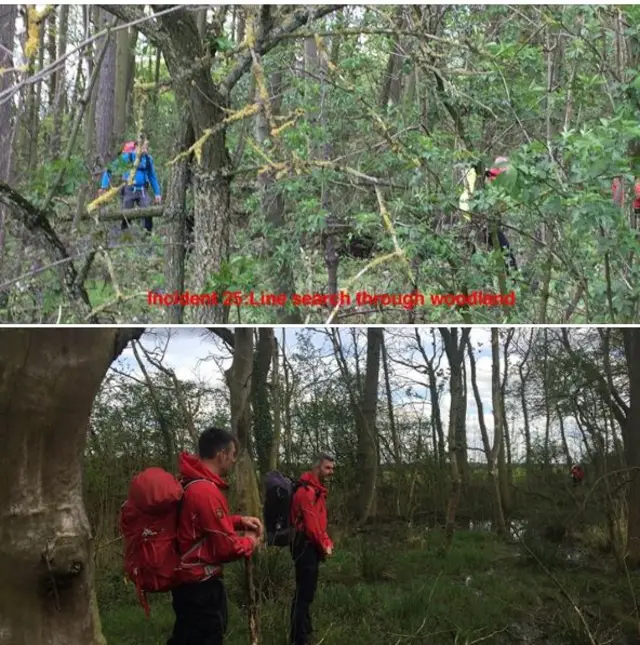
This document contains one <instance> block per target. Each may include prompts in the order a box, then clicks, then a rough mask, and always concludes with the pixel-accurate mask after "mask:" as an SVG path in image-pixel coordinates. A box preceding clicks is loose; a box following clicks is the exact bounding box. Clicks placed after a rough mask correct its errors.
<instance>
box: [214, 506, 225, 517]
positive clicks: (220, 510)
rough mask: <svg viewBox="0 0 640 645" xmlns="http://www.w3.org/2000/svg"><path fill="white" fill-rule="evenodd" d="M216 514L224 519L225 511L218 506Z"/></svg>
mask: <svg viewBox="0 0 640 645" xmlns="http://www.w3.org/2000/svg"><path fill="white" fill-rule="evenodd" d="M216 516H217V517H218V518H219V519H222V518H223V517H224V511H223V510H222V509H221V508H217V509H216Z"/></svg>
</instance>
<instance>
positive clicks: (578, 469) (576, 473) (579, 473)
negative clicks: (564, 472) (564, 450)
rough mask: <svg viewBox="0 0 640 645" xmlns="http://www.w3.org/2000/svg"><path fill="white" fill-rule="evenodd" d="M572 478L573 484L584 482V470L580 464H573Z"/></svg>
mask: <svg viewBox="0 0 640 645" xmlns="http://www.w3.org/2000/svg"><path fill="white" fill-rule="evenodd" d="M571 479H573V485H574V486H577V485H578V484H581V483H582V480H583V479H584V470H582V466H581V465H580V464H573V466H571Z"/></svg>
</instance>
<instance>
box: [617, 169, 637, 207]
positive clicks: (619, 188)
mask: <svg viewBox="0 0 640 645" xmlns="http://www.w3.org/2000/svg"><path fill="white" fill-rule="evenodd" d="M635 189H636V198H635V199H634V200H633V208H634V209H638V208H640V180H637V181H636V186H635ZM611 192H612V193H613V201H614V203H616V204H618V206H622V205H623V204H624V191H623V190H622V182H621V181H620V178H619V177H616V178H615V179H614V180H613V182H612V183H611Z"/></svg>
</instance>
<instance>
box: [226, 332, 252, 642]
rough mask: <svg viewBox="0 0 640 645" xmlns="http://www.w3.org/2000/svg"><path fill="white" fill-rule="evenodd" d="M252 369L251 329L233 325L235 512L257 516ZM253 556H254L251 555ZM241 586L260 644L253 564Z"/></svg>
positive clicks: (230, 373) (231, 386) (229, 379)
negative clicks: (236, 448)
mask: <svg viewBox="0 0 640 645" xmlns="http://www.w3.org/2000/svg"><path fill="white" fill-rule="evenodd" d="M252 369H253V329H251V328H248V327H242V328H236V329H235V331H234V350H233V362H232V364H231V367H230V368H229V370H227V372H226V374H225V376H226V378H227V385H228V386H229V394H230V396H231V427H232V429H233V432H234V434H235V435H236V437H238V442H239V444H240V455H239V458H238V463H237V465H236V485H237V494H236V498H237V500H238V504H237V507H238V512H240V513H242V514H246V515H254V516H259V515H260V492H259V489H258V481H257V479H256V472H255V469H254V466H253V462H252V460H251V452H250V445H251V403H250V394H251V389H252V386H251V380H252V379H251V373H252ZM254 557H255V556H254ZM245 585H246V591H247V594H248V601H249V602H248V621H249V639H250V645H259V644H260V604H259V600H260V599H259V596H258V592H257V589H256V585H255V575H254V563H253V560H247V561H246V563H245Z"/></svg>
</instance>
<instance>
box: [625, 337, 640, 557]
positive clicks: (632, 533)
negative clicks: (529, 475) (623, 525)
mask: <svg viewBox="0 0 640 645" xmlns="http://www.w3.org/2000/svg"><path fill="white" fill-rule="evenodd" d="M622 333H623V334H624V347H625V355H626V359H627V369H628V371H629V401H630V406H629V413H628V415H627V423H626V426H625V427H624V431H623V438H624V451H625V458H626V465H627V468H633V469H634V471H633V472H632V473H630V474H631V477H630V479H631V483H630V484H629V492H628V498H627V507H628V509H629V511H628V520H627V553H628V561H629V564H630V565H631V566H634V567H637V566H640V470H639V469H640V329H638V328H635V329H627V328H625V329H624V330H623V332H622Z"/></svg>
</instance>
